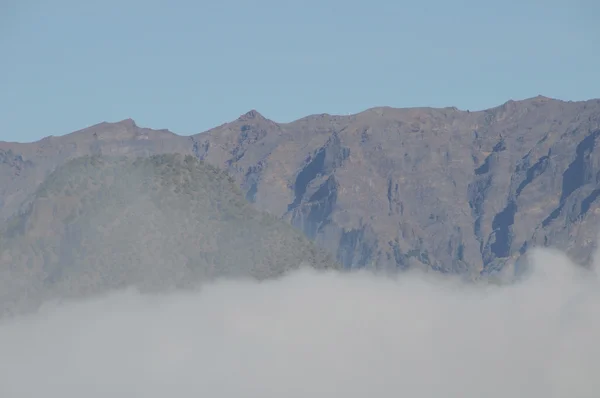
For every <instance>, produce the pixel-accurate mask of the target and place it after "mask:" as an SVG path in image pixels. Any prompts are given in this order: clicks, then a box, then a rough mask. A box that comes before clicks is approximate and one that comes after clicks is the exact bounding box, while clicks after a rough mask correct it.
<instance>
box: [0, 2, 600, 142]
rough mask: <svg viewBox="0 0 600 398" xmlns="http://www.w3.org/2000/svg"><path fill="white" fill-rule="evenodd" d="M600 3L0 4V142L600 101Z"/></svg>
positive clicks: (185, 132)
mask: <svg viewBox="0 0 600 398" xmlns="http://www.w3.org/2000/svg"><path fill="white" fill-rule="evenodd" d="M599 20H600V1H598V0H565V1H558V0H504V1H496V0H494V1H488V0H477V1H475V0H456V1H452V0H419V1H417V0H412V1H401V0H368V1H367V0H363V1H354V0H318V1H317V0H294V1H288V0H247V1H243V0H216V1H215V0H211V1H208V0H196V1H191V0H190V1H185V0H170V1H159V0H97V1H85V0H53V1H49V0H37V1H36V0H0V57H1V58H0V140H10V141H32V140H36V139H39V138H42V137H44V136H47V135H62V134H65V133H68V132H71V131H74V130H77V129H80V128H83V127H86V126H89V125H92V124H95V123H98V122H101V121H118V120H121V119H125V118H128V117H131V118H133V119H135V120H136V122H137V123H138V124H139V125H141V126H147V127H153V128H169V129H170V130H172V131H174V132H176V133H179V134H193V133H197V132H200V131H204V130H206V129H208V128H210V127H213V126H215V125H219V124H221V123H224V122H227V121H231V120H233V119H235V118H237V117H238V116H239V115H241V114H243V113H245V112H246V111H248V110H250V109H256V110H258V111H259V112H261V113H262V114H263V115H264V116H266V117H268V118H271V119H273V120H275V121H280V122H287V121H291V120H294V119H297V118H300V117H303V116H306V115H308V114H314V113H335V114H346V113H355V112H359V111H362V110H364V109H367V108H370V107H373V106H380V105H388V106H394V107H407V106H457V107H458V108H461V109H470V110H476V109H483V108H488V107H491V106H496V105H499V104H501V103H504V102H505V101H507V100H509V99H523V98H528V97H533V96H536V95H538V94H542V95H546V96H549V97H554V98H560V99H565V100H583V99H589V98H598V97H600V23H598V21H599Z"/></svg>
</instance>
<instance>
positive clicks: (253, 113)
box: [238, 109, 265, 121]
mask: <svg viewBox="0 0 600 398" xmlns="http://www.w3.org/2000/svg"><path fill="white" fill-rule="evenodd" d="M238 120H242V121H243V120H265V117H264V116H263V115H261V114H260V113H259V112H258V111H257V110H255V109H252V110H250V111H248V112H246V113H244V114H243V115H242V116H240V117H239V118H238Z"/></svg>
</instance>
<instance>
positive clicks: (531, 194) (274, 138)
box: [0, 97, 600, 274]
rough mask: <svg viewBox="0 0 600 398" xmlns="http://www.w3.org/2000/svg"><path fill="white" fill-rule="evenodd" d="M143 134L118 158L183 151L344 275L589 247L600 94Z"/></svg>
mask: <svg viewBox="0 0 600 398" xmlns="http://www.w3.org/2000/svg"><path fill="white" fill-rule="evenodd" d="M122 123H123V122H122ZM114 126H115V125H114V124H105V125H103V126H100V127H98V126H96V127H94V128H93V129H94V131H95V132H96V133H97V134H98V135H102V134H104V136H105V137H106V138H104V140H106V142H103V144H102V145H103V148H113V149H112V151H113V152H114V151H115V149H114V148H115V146H114V145H116V144H114V143H113V144H109V142H117V141H116V140H115V141H111V139H110V136H111V134H107V133H103V131H109V130H110V129H114ZM126 127H127V126H125V127H123V126H121V127H120V129H121V130H122V129H123V128H125V129H126ZM129 128H130V129H132V130H135V129H139V128H138V127H137V126H136V127H135V128H134V127H131V126H130V127H129ZM88 130H89V129H88ZM121 130H119V131H121ZM147 131H148V132H149V134H147V138H145V139H144V140H140V139H138V140H135V139H134V138H131V139H129V141H128V140H125V139H123V138H120V139H119V140H118V142H119V144H118V148H119V150H120V151H122V152H131V151H135V152H136V153H140V150H139V147H138V146H136V145H140V144H139V143H140V142H143V143H144V144H143V145H145V146H144V148H145V150H147V152H149V153H154V152H161V151H162V152H169V151H176V152H181V153H186V154H187V153H190V154H194V155H195V156H197V157H199V158H201V159H203V160H205V161H207V162H209V163H212V164H215V165H217V166H219V167H222V168H225V169H227V170H228V171H229V172H230V173H231V175H232V176H234V178H235V179H236V181H237V183H238V185H239V186H240V187H241V188H242V190H243V192H244V194H245V196H246V198H247V199H248V200H249V201H251V202H252V203H253V204H254V206H255V207H257V208H258V209H260V210H266V211H268V212H270V213H272V214H274V215H276V216H278V217H281V218H283V219H286V220H288V221H289V222H290V223H292V224H293V225H294V226H296V227H298V228H300V229H301V230H302V231H304V233H305V234H306V235H307V236H309V237H310V238H312V239H314V240H315V241H316V242H318V244H319V245H321V246H322V247H324V248H326V249H328V250H329V251H330V252H331V253H332V254H334V255H335V256H336V257H337V258H338V260H340V261H341V262H343V264H344V265H345V266H346V267H348V268H353V267H377V268H383V269H388V268H391V269H397V268H401V269H403V268H407V267H410V266H423V267H431V268H433V269H437V270H440V271H443V272H468V273H473V274H478V273H481V272H483V273H487V272H492V271H494V270H496V269H499V268H501V267H503V266H504V265H505V264H506V263H508V264H513V263H515V262H517V260H518V259H519V258H520V257H521V256H522V254H524V253H526V251H527V250H528V249H529V248H531V247H533V246H536V245H544V246H554V247H558V248H561V249H564V250H566V251H567V252H568V253H569V254H570V255H571V257H572V258H573V259H574V260H576V261H578V262H580V263H583V264H587V263H589V262H590V255H591V253H592V251H593V249H594V247H595V240H596V235H597V231H596V228H597V227H596V225H598V217H599V214H598V213H599V211H598V208H599V205H598V201H597V198H598V196H600V184H599V179H600V174H599V173H600V165H599V162H600V155H599V151H598V150H597V149H596V142H597V140H598V139H599V136H600V100H592V101H586V102H563V101H558V100H552V99H549V98H545V97H536V98H532V99H528V100H524V101H509V102H507V103H505V104H504V105H502V106H499V107H496V108H492V109H488V110H485V111H480V112H468V111H459V110H457V109H456V108H443V109H432V108H414V109H393V108H374V109H370V110H367V111H365V112H362V113H359V114H356V115H352V116H332V115H324V114H323V115H313V116H309V117H306V118H303V119H300V120H297V121H295V122H292V123H288V124H278V123H275V122H273V121H270V120H268V119H266V118H264V117H263V116H262V115H260V114H259V113H258V112H256V111H251V112H248V113H247V114H245V115H243V116H242V117H240V118H239V119H237V120H235V121H233V122H231V123H227V124H224V125H222V126H219V127H217V128H215V129H212V130H210V131H208V132H205V133H202V134H198V135H195V136H192V137H179V136H176V135H173V134H172V133H167V132H164V131H163V132H162V133H158V132H155V131H154V130H147ZM86 134H87V135H90V134H89V131H88V132H87V133H85V130H84V132H79V133H74V134H71V135H69V136H65V137H57V138H53V140H54V142H56V143H55V144H54V145H57V146H60V147H62V148H65V147H69V145H72V144H71V142H74V143H77V142H78V140H83V136H86V137H87V135H86ZM114 134H115V133H113V135H114ZM120 134H125V133H120ZM80 137H81V138H80ZM132 137H133V135H132ZM86 139H87V138H86ZM69 140H70V141H69ZM159 143H160V144H159ZM4 145H5V144H0V148H4ZM10 145H12V146H11V147H10V149H12V150H13V151H14V153H16V154H19V155H22V156H23V159H26V160H28V161H31V162H33V164H35V165H36V166H37V165H38V163H40V164H39V167H41V168H42V169H43V168H45V167H46V168H47V167H49V166H48V165H49V164H51V163H52V162H53V163H52V164H57V163H60V159H61V157H60V155H59V154H58V153H57V151H56V150H54V152H53V153H52V154H51V153H50V151H49V149H44V152H43V153H44V156H45V157H44V159H46V160H45V161H44V162H45V163H41V162H40V161H39V160H38V158H39V155H38V154H37V153H36V151H37V150H38V149H36V148H38V147H39V146H40V145H41V143H34V144H20V145H14V144H10ZM111 145H112V146H111ZM78 147H81V145H79V146H78ZM136 148H138V149H136ZM7 149H8V148H7ZM88 151H89V149H88ZM48 159H50V160H52V162H50V160H48ZM30 185H31V186H32V187H35V182H34V181H33V180H31V183H30ZM2 212H3V215H6V211H5V210H4V209H3V210H2Z"/></svg>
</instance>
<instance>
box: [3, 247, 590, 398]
mask: <svg viewBox="0 0 600 398" xmlns="http://www.w3.org/2000/svg"><path fill="white" fill-rule="evenodd" d="M532 253H533V254H532V256H533V260H534V261H533V263H534V264H533V272H532V273H531V274H529V275H527V276H526V278H525V279H524V280H523V281H521V282H519V283H516V284H514V285H510V286H491V285H488V286H474V285H467V284H463V283H462V282H459V281H456V280H452V279H449V278H444V277H441V276H440V275H437V274H434V273H429V274H422V273H417V272H413V273H409V274H405V275H402V276H401V277H399V278H395V279H392V278H385V277H381V276H375V275H372V274H369V273H367V272H357V273H352V274H343V273H336V272H329V273H318V272H316V271H310V270H302V271H299V272H295V273H293V274H291V275H289V276H287V277H285V278H283V279H280V280H275V281H269V282H263V283H258V282H251V281H222V282H220V283H215V284H212V285H209V286H207V287H204V288H202V289H201V290H200V291H198V292H196V293H185V294H184V293H179V294H169V295H162V296H147V295H141V294H139V293H136V292H135V291H133V290H129V291H122V292H115V293H113V294H111V295H109V296H104V297H101V298H97V299H94V300H89V301H86V302H79V303H71V304H68V305H60V306H49V307H47V308H44V309H43V310H42V311H41V312H39V313H38V314H36V315H34V316H29V317H21V318H17V319H10V320H8V319H7V320H4V321H2V323H0V396H2V397H52V398H53V397H63V398H75V397H77V398H79V397H109V396H110V397H174V398H175V397H192V396H194V397H212V398H218V397H265V398H269V397H272V398H275V397H277V398H280V397H286V398H290V397H313V398H314V397H344V398H349V397H366V396H369V397H461V398H465V397H473V398H475V397H477V398H480V397H540V398H541V397H562V398H565V397H570V398H576V397H597V396H599V394H600V344H599V341H598V339H599V337H600V306H599V305H598V304H600V293H599V289H598V287H599V285H598V282H597V280H596V278H595V274H593V273H591V272H590V271H582V270H581V269H579V268H576V267H575V266H573V265H571V264H569V262H568V260H567V259H566V258H565V257H564V256H563V255H562V254H560V253H556V252H551V251H546V250H544V251H534V252H532Z"/></svg>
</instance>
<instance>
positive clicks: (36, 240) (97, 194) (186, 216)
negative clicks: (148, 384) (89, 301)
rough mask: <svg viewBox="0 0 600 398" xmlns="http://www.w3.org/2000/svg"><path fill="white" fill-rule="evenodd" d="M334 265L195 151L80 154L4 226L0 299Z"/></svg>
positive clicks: (25, 304) (10, 302) (9, 301)
mask: <svg viewBox="0 0 600 398" xmlns="http://www.w3.org/2000/svg"><path fill="white" fill-rule="evenodd" d="M302 264H305V265H310V266H313V267H315V268H319V269H321V268H337V267H338V265H337V264H336V263H335V262H334V261H333V260H332V259H331V258H330V257H329V256H328V255H327V254H325V252H324V251H322V250H320V249H318V248H317V247H316V246H315V245H314V244H313V243H312V242H311V241H309V240H308V239H307V238H306V237H305V236H304V235H303V234H302V233H301V232H299V231H297V230H295V229H294V228H293V227H291V226H290V225H289V224H287V223H285V222H284V221H281V220H279V219H277V218H276V217H274V216H271V215H269V214H267V213H264V212H260V211H258V210H256V209H255V208H253V207H252V206H251V205H250V204H249V203H248V202H247V201H246V199H245V198H244V196H243V194H242V192H241V191H240V190H239V188H238V187H237V186H236V185H235V183H234V182H233V180H232V179H231V177H229V175H227V174H226V173H225V172H224V171H221V170H220V169H217V168H215V167H213V166H211V165H209V164H206V163H204V162H202V161H201V160H198V159H197V158H195V157H193V156H184V155H175V154H173V155H156V156H151V157H135V158H134V157H119V158H116V157H105V156H86V157H80V158H76V159H74V160H71V161H69V162H67V163H66V164H65V165H63V166H60V167H58V168H57V169H56V170H55V171H54V172H53V173H52V174H50V175H49V177H48V178H47V179H46V180H45V181H44V183H42V184H41V186H40V187H39V188H38V189H37V191H36V192H35V194H34V195H32V197H31V198H30V199H29V200H28V201H27V202H26V203H25V204H24V205H23V207H22V209H21V212H20V213H19V214H18V215H16V216H14V217H12V218H11V219H10V220H9V221H8V222H7V223H6V225H4V226H3V228H2V235H1V236H0V308H1V310H2V312H3V313H6V312H7V311H10V312H12V311H13V310H22V309H32V308H35V307H36V306H37V305H39V303H40V302H41V301H42V300H44V299H48V298H62V297H79V296H85V295H89V294H95V293H100V292H103V291H106V290H109V289H115V288H121V287H125V286H129V285H137V286H138V287H139V288H140V289H142V290H165V289H170V288H177V287H187V286H191V285H195V284H197V283H198V282H202V281H206V280H210V279H213V278H217V277H253V278H258V279H264V278H270V277H276V276H278V275H281V274H282V273H284V272H286V271H288V270H290V269H294V268H297V267H299V266H300V265H302Z"/></svg>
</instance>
